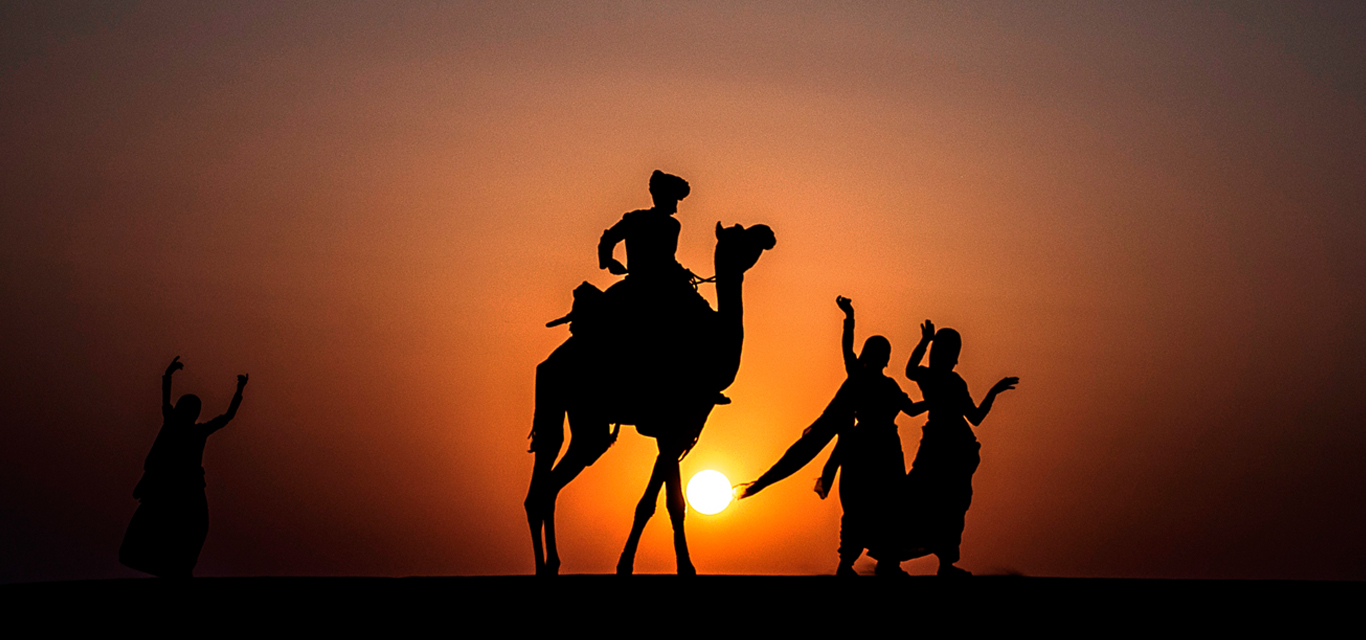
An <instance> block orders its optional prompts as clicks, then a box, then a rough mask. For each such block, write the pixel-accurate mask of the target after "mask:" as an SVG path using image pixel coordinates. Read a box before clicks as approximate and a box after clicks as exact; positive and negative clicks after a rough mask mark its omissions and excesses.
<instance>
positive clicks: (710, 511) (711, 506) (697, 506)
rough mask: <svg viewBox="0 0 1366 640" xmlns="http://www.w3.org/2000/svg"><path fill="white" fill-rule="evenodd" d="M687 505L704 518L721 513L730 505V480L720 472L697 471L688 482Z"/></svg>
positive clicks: (709, 470)
mask: <svg viewBox="0 0 1366 640" xmlns="http://www.w3.org/2000/svg"><path fill="white" fill-rule="evenodd" d="M687 495H688V504H690V505H692V508H693V510H695V511H697V512H698V513H700V514H702V515H706V516H714V515H716V514H718V513H721V512H722V511H724V510H725V509H726V507H727V506H729V505H730V501H731V487H730V480H727V479H726V476H724V475H722V474H721V472H720V471H712V470H711V469H707V470H706V471H698V472H697V473H696V474H694V475H693V477H692V480H689V481H688V490H687Z"/></svg>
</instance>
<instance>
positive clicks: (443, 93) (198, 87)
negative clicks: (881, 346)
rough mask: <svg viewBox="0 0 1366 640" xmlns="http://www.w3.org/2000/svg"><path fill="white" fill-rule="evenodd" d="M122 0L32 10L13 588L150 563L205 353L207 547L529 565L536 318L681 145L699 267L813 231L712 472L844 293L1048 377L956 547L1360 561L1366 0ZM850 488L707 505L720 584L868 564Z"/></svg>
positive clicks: (756, 290) (1148, 572) (5, 92)
mask: <svg viewBox="0 0 1366 640" xmlns="http://www.w3.org/2000/svg"><path fill="white" fill-rule="evenodd" d="M92 5H94V6H89V7H87V6H83V5H81V4H70V5H65V6H64V7H62V8H51V7H48V6H46V5H42V6H39V7H31V6H29V7H16V6H14V5H5V6H4V7H3V8H0V149H4V150H5V151H4V153H3V154H0V264H3V269H2V270H0V291H2V292H3V296H4V300H5V301H6V303H7V304H5V305H4V307H3V310H0V329H2V330H3V331H4V335H5V336H6V339H5V340H4V341H3V344H0V349H2V350H3V362H4V363H5V365H6V366H5V367H4V371H3V374H0V375H3V379H0V383H3V388H0V410H3V411H4V414H5V416H6V419H5V422H4V426H3V445H2V446H0V487H3V489H0V513H3V518H2V519H0V527H2V528H3V529H2V530H0V581H16V580H40V579H58V578H84V577H114V576H126V575H134V572H132V571H131V570H127V569H124V568H122V567H121V566H119V565H118V564H117V561H116V552H115V550H116V549H117V547H118V543H119V540H120V538H121V536H122V533H123V529H124V527H126V525H127V521H128V518H129V517H130V516H131V514H132V512H133V509H134V508H135V507H136V503H135V502H134V501H133V500H132V498H131V491H132V487H133V485H134V484H135V483H136V482H137V480H138V477H139V475H140V473H141V463H142V459H143V457H144V456H145V455H146V452H147V449H148V447H149V446H150V444H151V441H152V439H153V437H154V436H155V434H156V430H157V428H158V427H159V426H160V420H159V416H158V394H159V386H158V385H159V376H160V373H161V371H162V370H163V369H164V367H165V365H166V363H167V362H169V361H170V359H171V358H172V357H173V356H176V355H180V356H181V357H182V360H183V361H184V362H185V364H186V370H185V371H184V372H182V373H181V374H178V376H177V379H176V384H177V389H176V392H177V393H187V392H194V393H197V394H199V395H201V396H202V397H203V398H204V400H205V403H206V409H205V412H206V414H208V413H210V412H214V411H221V410H222V409H221V407H226V404H227V402H228V399H229V397H230V395H231V392H232V383H233V376H234V375H235V374H237V373H242V372H249V373H250V374H251V383H250V385H249V386H248V388H247V390H246V394H245V395H246V399H245V401H244V403H243V405H242V409H241V412H240V413H239V414H238V418H237V420H236V421H235V422H234V423H233V424H232V425H231V426H230V427H229V428H228V429H227V430H226V431H223V432H221V433H219V434H217V435H215V436H214V437H213V438H211V439H210V442H209V445H208V449H207V453H206V456H205V467H206V468H207V479H208V485H209V488H208V491H209V500H210V505H211V506H210V513H211V518H212V527H211V530H210V534H209V538H208V542H207V544H206V546H205V549H204V553H203V555H202V556H201V560H200V564H199V569H198V573H199V574H200V575H268V574H286V575H289V574H322V575H412V574H424V575H431V574H462V575H478V574H515V573H529V572H530V571H531V569H532V558H531V553H530V548H529V547H530V545H529V544H528V538H529V536H528V534H527V531H526V523H525V517H524V514H523V512H522V509H521V500H522V497H523V495H524V493H525V489H526V483H527V481H528V479H529V477H530V471H531V456H530V455H528V454H526V453H525V449H526V444H527V442H526V440H525V436H526V433H527V430H528V429H529V428H530V424H531V414H532V409H533V406H532V383H533V371H534V367H535V365H536V363H537V362H539V361H540V360H541V359H543V358H544V357H545V356H546V355H548V354H549V353H550V351H551V350H552V349H553V348H554V347H555V346H556V345H557V344H559V342H561V341H562V340H563V339H564V338H565V337H567V335H568V332H567V331H566V330H565V329H564V328H557V329H545V328H544V327H543V324H544V323H545V322H546V321H548V320H550V319H553V318H556V317H558V316H560V315H562V314H563V313H565V312H566V311H567V310H568V307H569V304H570V300H571V297H570V291H571V289H572V288H573V287H574V286H575V285H577V284H578V283H579V282H581V281H583V280H589V281H591V282H593V283H595V284H597V285H599V286H602V287H605V286H607V285H608V284H610V283H611V282H612V281H613V277H611V276H609V275H608V274H607V273H606V272H604V271H599V270H597V269H596V266H597V265H596V254H595V248H596V245H597V239H598V236H599V235H600V234H601V232H602V230H603V229H604V228H606V227H607V226H609V225H611V224H612V223H614V222H615V221H616V220H618V219H619V217H620V215H621V214H622V213H623V212H625V211H628V210H631V209H636V208H642V207H645V206H648V205H649V194H648V193H647V191H646V181H647V179H648V176H649V174H650V172H651V171H652V170H654V169H656V168H658V169H663V170H665V171H669V172H671V173H676V174H679V175H681V176H683V177H685V178H687V179H688V180H689V181H690V183H691V184H692V195H690V196H689V197H688V199H687V200H685V201H684V202H683V203H682V204H681V206H680V213H679V219H680V220H681V222H682V224H683V234H682V238H681V240H680V248H679V258H680V260H681V261H682V262H683V263H684V264H685V265H686V266H689V267H691V268H692V269H693V270H694V271H697V272H699V273H703V274H706V275H710V273H711V249H712V244H713V236H712V235H711V228H712V226H713V225H714V224H715V223H716V222H717V221H722V222H724V223H726V224H731V223H734V222H740V223H744V224H754V223H766V224H768V225H770V226H772V227H773V229H774V230H775V232H776V233H777V236H778V245H777V247H776V249H775V250H774V251H772V252H769V253H768V254H766V255H765V256H764V257H763V258H762V259H761V260H760V262H759V264H758V265H757V266H756V267H755V268H754V269H753V270H752V271H751V272H750V274H749V276H748V277H747V279H746V281H745V286H746V288H745V310H746V317H745V323H746V325H745V328H746V339H747V340H746V343H745V352H744V356H743V364H742V366H741V369H740V373H739V377H738V378H737V381H736V383H735V385H734V386H733V387H731V389H730V390H729V391H728V392H727V393H728V395H729V396H730V397H731V398H733V399H734V404H732V405H730V406H727V407H719V408H718V409H717V410H716V411H715V412H714V413H713V414H712V419H711V420H710V421H709V423H708V425H707V429H706V431H704V433H703V435H702V439H701V442H700V444H699V445H698V447H697V448H696V449H695V450H694V452H693V453H692V454H691V455H690V456H689V457H688V458H687V459H686V460H685V461H684V463H683V472H684V476H685V477H687V476H690V475H691V474H692V473H693V472H695V471H698V470H701V469H704V468H716V469H718V470H720V471H722V472H724V473H726V474H727V475H728V476H729V477H730V478H731V479H732V480H733V481H736V482H739V481H742V480H747V479H752V478H753V477H755V476H757V475H758V474H759V473H760V472H762V471H763V470H764V469H765V468H766V467H767V466H768V465H769V464H771V463H772V462H773V461H774V460H776V458H777V457H778V455H780V454H781V452H782V451H783V450H784V449H785V448H786V447H787V446H788V445H789V444H791V442H792V441H793V440H795V438H796V437H797V436H798V435H799V434H800V432H801V430H802V428H804V427H805V426H806V425H807V424H809V422H810V421H811V420H812V419H813V418H814V417H815V416H816V415H817V414H819V412H820V410H821V408H822V407H823V406H824V405H825V403H826V402H827V401H828V399H829V398H830V396H831V395H832V394H833V393H834V391H835V389H836V388H837V387H838V385H839V383H840V381H841V380H842V378H843V374H842V369H841V365H840V356H839V331H840V318H841V315H840V313H839V311H838V310H837V309H836V308H835V305H834V298H835V296H836V295H839V294H842V295H847V296H849V297H851V298H853V299H854V302H855V305H856V306H857V308H858V312H859V313H858V320H859V340H860V341H861V340H862V338H863V337H865V336H867V335H870V334H872V333H881V334H883V335H886V336H887V337H888V338H890V339H891V341H892V344H893V348H894V355H893V365H892V367H891V368H890V369H889V371H890V372H895V377H896V378H897V379H898V381H899V382H900V383H901V384H902V387H903V388H904V389H906V390H907V391H910V392H912V394H913V395H915V393H914V386H913V385H911V384H910V383H909V382H907V381H906V380H905V379H904V378H903V377H901V376H900V369H901V367H902V366H904V362H905V358H906V356H907V354H908V353H909V350H910V348H911V347H912V346H913V345H914V341H915V339H916V337H917V336H918V323H919V322H920V321H921V320H923V319H925V318H931V319H933V320H934V321H935V322H936V323H937V324H939V325H940V326H949V327H954V328H956V329H958V330H959V331H961V332H962V334H963V336H964V352H963V357H962V361H961V364H960V366H959V368H958V371H959V372H960V373H961V374H962V375H963V377H964V378H965V379H966V380H967V382H968V384H969V387H970V389H971V390H972V391H973V393H974V394H975V396H976V397H978V398H980V397H981V395H982V394H983V393H985V391H986V390H987V388H988V387H989V386H990V385H991V383H993V382H994V381H995V380H997V379H999V378H1000V377H1002V376H1004V375H1016V376H1019V377H1020V378H1021V383H1020V387H1019V389H1018V390H1017V391H1013V392H1010V393H1008V394H1006V395H1004V396H1002V397H1001V398H1000V400H999V401H998V402H997V405H996V408H995V410H994V411H993V412H992V414H991V416H990V417H988V418H987V420H986V421H985V422H984V423H983V425H982V427H981V428H979V429H978V430H977V432H978V437H979V439H980V440H981V442H982V444H983V454H982V455H983V459H984V462H983V464H982V467H981V468H980V470H979V471H978V473H977V475H976V477H975V480H974V487H975V491H976V493H975V497H974V502H973V506H972V509H971V511H970V512H969V513H968V524H967V530H966V533H965V538H964V547H963V558H964V559H963V563H962V566H964V567H966V568H968V569H970V570H973V571H976V572H986V573H992V572H1001V571H1018V572H1023V573H1026V574H1030V575H1058V576H1128V577H1150V576H1151V577H1157V576H1161V577H1236V578H1337V579H1340V578H1351V579H1366V552H1363V551H1362V550H1361V549H1360V541H1361V540H1362V539H1363V537H1366V519H1363V507H1364V506H1366V473H1364V472H1363V471H1361V467H1360V460H1361V459H1362V456H1363V454H1366V434H1364V433H1363V430H1362V429H1361V424H1362V418H1363V414H1364V413H1366V402H1363V401H1362V400H1361V399H1360V395H1361V394H1359V393H1358V392H1357V391H1356V389H1355V388H1354V387H1355V383H1356V381H1357V380H1359V379H1361V375H1360V374H1362V373H1364V372H1366V371H1363V364H1362V363H1363V361H1364V360H1363V357H1366V341H1363V339H1362V338H1361V337H1360V336H1359V333H1358V331H1357V329H1358V328H1359V327H1361V326H1363V321H1364V320H1366V296H1363V294H1362V292H1361V283H1362V282H1363V281H1366V280H1364V278H1363V276H1366V258H1363V256H1366V252H1363V246H1366V245H1364V244H1363V240H1364V239H1366V223H1363V218H1362V215H1361V213H1362V211H1363V210H1366V206H1364V205H1366V187H1364V186H1363V184H1366V182H1363V180H1362V176H1363V175H1366V156H1363V149H1366V60H1363V56H1362V51H1361V48H1360V46H1359V43H1358V39H1359V34H1360V33H1362V32H1363V31H1364V30H1366V12H1363V10H1362V9H1361V8H1360V7H1359V6H1356V5H1350V4H1348V5H1345V6H1342V7H1339V6H1336V5H1321V6H1316V7H1313V8H1290V7H1286V6H1282V5H1281V4H1280V3H1271V2H1268V3H1246V2H1244V3H1228V4H1214V5H1210V6H1184V5H1182V6H1165V7H1157V6H1154V5H1145V6H1143V7H1122V6H1111V5H1108V4H1099V5H1082V6H1058V7H1052V6H1047V7H1045V6H1034V5H1024V6H1019V5H1016V4H1013V3H999V4H998V3H988V4H973V5H971V6H969V7H963V6H960V4H959V3H944V4H943V5H942V6H941V5H929V4H927V5H923V6H919V7H917V8H906V7H901V6H898V5H897V4H887V5H862V4H860V5H856V6H853V7H847V6H841V7H840V8H839V9H831V8H827V7H824V6H823V5H802V6H801V7H799V8H793V7H791V6H789V4H788V3H771V4H770V3H755V4H747V5H745V6H744V7H743V8H735V7H734V6H732V4H731V3H716V4H712V3H686V4H682V5H666V4H654V3H622V4H614V5H609V6H608V7H607V8H596V9H581V8H576V7H575V6H574V5H573V3H540V4H534V5H531V6H530V7H529V8H528V7H524V8H519V9H505V8H502V7H501V6H481V5H476V6H465V5H462V4H449V5H448V4H438V5H434V6H427V5H421V6H417V5H405V6H403V7H397V8H396V7H390V6H385V5H383V4H379V3H375V4H369V3H349V4H346V5H344V6H333V5H309V6H303V5H294V4H285V5H281V4H279V3H230V5H229V6H225V7H218V8H203V7H197V8H187V7H185V6H183V5H179V4H165V5H163V4H159V3H140V4H138V5H137V6H135V7H134V6H129V7H124V8H108V7H102V6H100V5H97V4H95V3H92ZM707 295H708V296H711V292H710V291H708V292H707ZM921 424H923V419H912V418H907V417H905V416H903V417H902V419H901V421H900V425H901V427H902V428H901V437H902V442H903V447H904V449H905V451H906V454H907V458H908V460H909V459H910V458H912V457H913V456H914V452H915V447H916V444H917V442H918V440H919V427H920V425H921ZM653 451H654V450H653V442H652V441H650V440H647V439H645V438H643V437H641V436H639V435H637V434H636V433H635V432H634V430H631V429H628V430H626V432H625V433H624V434H623V436H622V438H621V440H620V441H619V443H618V444H617V445H616V447H615V448H613V449H612V450H611V451H609V452H608V454H607V455H606V456H604V458H603V459H602V460H601V461H600V462H599V463H598V464H596V465H595V466H593V467H591V468H590V469H588V470H587V471H586V472H585V473H584V475H583V476H581V478H580V479H579V480H578V481H576V482H575V483H574V484H573V485H571V486H570V487H569V488H568V489H567V490H566V491H565V493H564V494H563V496H562V499H561V502H560V510H559V514H560V519H559V523H560V524H559V533H560V539H561V548H562V551H563V556H564V567H563V570H564V571H565V572H569V573H579V572H608V571H611V569H612V567H613V566H614V564H615V561H616V557H617V554H618V553H619V552H620V548H621V545H622V544H623V542H624V541H625V537H626V534H627V532H628V530H629V527H630V518H631V512H632V508H633V505H634V502H635V500H636V499H637V498H638V496H639V493H640V491H642V490H643V488H644V484H645V481H646V479H647V476H648V473H649V466H650V464H651V462H652V458H653ZM818 473H819V472H818V470H817V469H816V468H815V466H814V465H813V467H812V468H810V469H807V470H804V471H803V472H802V473H800V474H798V475H797V476H794V477H793V478H792V479H790V480H788V481H786V482H785V483H782V484H779V485H777V486H775V487H774V488H772V489H770V490H768V491H767V492H765V493H764V494H762V495H761V496H759V497H758V498H756V499H754V500H752V501H746V502H745V503H742V504H739V505H735V506H732V507H731V508H730V509H728V510H726V511H725V512H723V513H722V514H720V515H718V516H712V517H708V516H701V515H698V514H696V513H692V514H690V516H689V518H688V526H689V534H690V541H691V543H692V551H693V558H694V561H695V562H696V564H697V566H698V569H699V570H700V571H702V572H703V573H774V574H804V573H828V572H831V571H833V569H834V565H835V560H836V556H835V548H836V545H837V539H838V519H839V514H840V509H839V504H838V501H837V500H834V499H831V500H827V501H824V502H822V501H820V500H818V499H817V498H816V497H815V495H814V494H813V493H812V492H811V491H810V485H811V478H814V476H815V475H817V474H818ZM808 476H809V477H808ZM933 566H934V565H933V561H917V562H914V563H909V564H908V565H907V569H908V570H910V571H912V572H913V573H924V572H928V571H931V570H932V569H933ZM637 569H638V570H639V571H642V572H669V571H672V570H673V559H672V553H671V549H670V545H669V535H668V524H667V518H665V517H664V514H663V511H662V509H661V512H660V516H659V517H658V519H657V520H656V521H654V522H653V523H652V524H651V526H650V527H649V529H647V531H646V535H645V538H644V541H643V543H642V547H641V551H640V555H639V558H638V561H637Z"/></svg>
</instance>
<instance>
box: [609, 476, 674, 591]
mask: <svg viewBox="0 0 1366 640" xmlns="http://www.w3.org/2000/svg"><path fill="white" fill-rule="evenodd" d="M674 464H675V465H677V460H675V461H674ZM667 466H668V465H667V464H665V460H664V456H662V455H661V456H659V457H658V458H655V467H654V470H653V471H651V472H650V484H648V485H646V487H645V496H644V497H642V498H641V499H640V503H639V504H637V505H636V518H635V521H634V522H632V523H631V535H630V536H629V537H627V538H626V548H625V549H622V551H621V559H620V560H617V575H619V576H629V575H631V572H632V571H633V570H634V569H635V564H636V547H638V546H640V534H642V533H644V532H645V523H646V522H649V521H650V516H653V515H654V514H655V503H656V502H658V501H659V489H660V487H662V486H663V485H664V480H665V477H666V475H667V469H666V468H667Z"/></svg>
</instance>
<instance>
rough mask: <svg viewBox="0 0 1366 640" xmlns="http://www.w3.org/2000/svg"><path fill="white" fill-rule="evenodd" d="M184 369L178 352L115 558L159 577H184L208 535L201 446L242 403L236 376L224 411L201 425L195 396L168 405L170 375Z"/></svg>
mask: <svg viewBox="0 0 1366 640" xmlns="http://www.w3.org/2000/svg"><path fill="white" fill-rule="evenodd" d="M183 368H185V365H183V364H181V363H180V356H176V358H175V359H174V360H172V361H171V364H170V366H168V367H166V375H165V376H163V377H162V379H161V416H162V419H163V422H162V426H161V431H160V432H158V433H157V439H156V441H155V442H153V443H152V450H151V451H150V452H149V453H148V454H147V461H146V462H145V463H144V464H143V474H142V480H140V481H139V482H138V484H137V487H135V488H134V489H133V497H134V498H136V499H137V500H138V501H139V503H140V504H139V505H138V510H137V511H136V512H134V513H133V520H132V521H131V522H129V523H128V532H127V533H126V534H124V536H123V545H122V546H121V547H119V562H121V563H123V564H124V565H126V566H128V567H131V568H133V569H137V570H138V571H143V572H146V573H150V574H152V575H154V576H160V577H163V578H188V577H190V575H191V573H192V572H193V571H194V566H195V564H196V563H197V562H199V552H200V550H201V549H203V548H204V539H205V537H206V536H207V535H208V533H209V503H208V500H207V499H206V498H205V496H204V467H203V464H204V445H205V443H206V442H207V441H208V438H209V435H210V434H212V433H213V432H215V431H217V430H219V429H222V428H223V427H225V426H227V424H228V422H229V421H231V420H232V418H233V416H235V415H237V407H238V406H239V405H241V404H242V388H243V387H245V386H247V376H246V375H240V376H237V393H235V394H233V396H232V403H231V404H230V405H228V412H227V413H225V414H223V415H221V416H218V417H217V418H214V419H213V420H210V421H208V422H204V423H198V424H196V423H195V420H197V419H198V418H199V409H200V404H199V397H198V396H195V395H193V394H188V393H187V394H185V395H183V396H180V400H177V401H176V404H175V406H174V407H172V406H171V374H173V373H175V372H176V370H178V369H183Z"/></svg>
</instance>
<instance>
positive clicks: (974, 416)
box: [963, 378, 1020, 427]
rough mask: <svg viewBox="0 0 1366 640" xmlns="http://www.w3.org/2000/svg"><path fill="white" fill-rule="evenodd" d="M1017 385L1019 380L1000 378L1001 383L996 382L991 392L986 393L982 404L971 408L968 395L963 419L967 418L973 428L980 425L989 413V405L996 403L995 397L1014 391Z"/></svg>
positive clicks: (970, 400) (970, 397) (970, 399)
mask: <svg viewBox="0 0 1366 640" xmlns="http://www.w3.org/2000/svg"><path fill="white" fill-rule="evenodd" d="M1017 384H1020V379H1019V378H1001V381H1000V382H997V383H996V384H995V385H994V386H992V387H991V391H988V392H987V397H985V398H982V404H980V405H978V406H975V407H974V406H972V396H971V395H968V396H967V403H968V407H967V409H966V410H965V411H963V417H964V418H967V419H968V422H971V423H972V426H974V427H975V426H978V425H980V424H982V420H984V419H986V417H987V413H988V412H990V411H991V405H992V403H993V402H995V401H996V396H998V395H1000V394H1001V393H1003V392H1005V391H1010V390H1011V389H1014V388H1015V385H1017Z"/></svg>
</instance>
